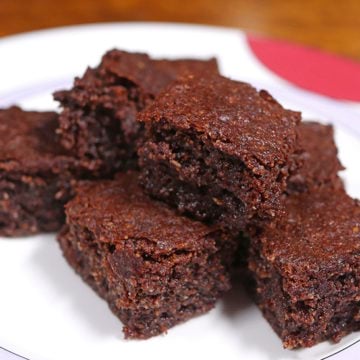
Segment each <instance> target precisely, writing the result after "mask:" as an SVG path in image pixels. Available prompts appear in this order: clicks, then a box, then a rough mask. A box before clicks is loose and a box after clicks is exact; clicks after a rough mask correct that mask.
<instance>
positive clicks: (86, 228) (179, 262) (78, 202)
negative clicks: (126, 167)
mask: <svg viewBox="0 0 360 360" xmlns="http://www.w3.org/2000/svg"><path fill="white" fill-rule="evenodd" d="M66 216H67V225H66V226H65V227H64V229H63V230H62V232H61V234H60V235H59V238H58V239H59V242H60V246H61V248H62V250H63V253H64V256H65V258H66V259H67V261H68V262H69V264H70V265H71V266H72V267H73V268H74V269H75V270H76V272H77V273H78V274H79V275H80V276H81V277H82V279H83V280H84V281H85V282H86V283H87V284H89V285H90V286H91V287H92V288H93V289H94V290H95V291H96V292H97V293H98V294H99V295H100V296H101V297H102V298H104V299H105V300H106V301H107V302H108V304H109V306H110V308H111V310H112V311H113V312H114V314H115V315H116V316H117V317H119V318H120V320H121V321H122V322H123V324H124V329H123V331H124V333H125V336H126V337H127V338H140V339H144V338H148V337H151V336H154V335H158V334H160V333H163V332H165V331H166V330H167V329H169V328H170V327H172V326H174V325H176V324H178V323H180V322H182V321H185V320H187V319H190V318H192V317H194V316H196V315H199V314H203V313H205V312H207V311H209V310H210V309H212V308H213V307H214V304H215V302H216V300H217V299H218V298H219V297H220V296H221V294H222V293H223V292H224V291H227V290H228V289H229V288H230V283H229V267H230V265H231V263H232V259H233V257H234V251H235V248H236V241H235V239H234V238H233V237H232V236H230V235H229V234H227V233H225V232H224V231H222V230H220V229H218V228H215V227H208V226H206V225H204V224H202V223H200V222H196V221H193V220H190V219H188V218H185V217H182V216H180V215H178V214H176V213H175V212H174V211H173V210H172V209H170V208H168V207H167V206H166V205H165V204H162V203H159V202H156V201H154V200H151V199H149V198H148V197H147V196H146V195H144V194H143V192H142V190H141V189H140V188H139V187H138V185H137V175H136V174H135V173H128V174H121V175H119V176H118V178H117V179H115V180H113V181H109V180H108V181H99V182H93V183H90V182H89V183H87V184H82V185H81V186H79V188H78V189H77V195H76V196H75V197H74V199H73V200H71V201H70V202H69V203H68V204H67V205H66Z"/></svg>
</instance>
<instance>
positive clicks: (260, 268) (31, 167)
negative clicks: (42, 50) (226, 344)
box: [0, 50, 360, 348]
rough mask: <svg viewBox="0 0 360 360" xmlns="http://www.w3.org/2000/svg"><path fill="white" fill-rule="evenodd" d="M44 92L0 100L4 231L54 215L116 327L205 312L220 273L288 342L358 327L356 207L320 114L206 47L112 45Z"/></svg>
mask: <svg viewBox="0 0 360 360" xmlns="http://www.w3.org/2000/svg"><path fill="white" fill-rule="evenodd" d="M55 99H56V100H58V101H59V102H60V105H61V107H62V109H61V113H60V115H57V114H55V113H34V112H24V111H22V110H20V109H19V108H15V107H14V108H10V109H8V110H2V111H1V112H0V121H1V128H0V132H3V134H5V133H6V134H8V133H9V131H11V132H12V135H11V137H4V136H2V137H1V139H2V140H0V141H2V149H1V151H2V156H1V160H0V164H1V170H0V179H1V181H0V197H1V200H0V217H1V222H0V232H1V234H3V235H7V236H12V235H26V234H32V233H36V232H39V231H56V230H59V229H60V227H61V226H62V229H61V231H60V234H59V236H58V241H59V243H60V246H61V249H62V251H63V254H64V256H65V258H66V259H67V261H68V262H69V264H70V265H71V266H72V267H73V268H74V269H75V271H76V272H77V273H78V274H79V275H80V276H81V277H82V278H83V280H84V281H85V282H86V283H88V284H89V285H90V286H91V287H92V288H93V289H94V290H95V291H96V292H97V293H98V294H99V295H100V296H101V297H102V298H104V299H105V300H106V301H107V302H108V303H109V306H110V308H111V309H112V311H113V312H114V314H115V315H116V316H118V317H119V318H120V319H121V321H122V322H123V324H124V333H125V336H126V337H128V338H148V337H151V336H154V335H157V334H160V333H163V332H165V331H166V330H167V329H169V328H170V327H172V326H174V325H176V324H178V323H179V322H182V321H185V320H187V319H190V318H191V317H193V316H195V315H199V314H202V313H205V312H207V311H209V310H210V309H211V308H213V307H214V305H215V303H216V301H217V299H219V298H220V297H221V296H222V294H223V293H224V292H225V291H228V290H229V289H230V285H231V281H243V282H244V283H245V284H246V285H247V288H248V290H249V291H250V293H251V294H252V295H253V297H254V299H255V301H256V303H257V304H258V306H259V307H260V309H261V310H262V312H263V314H264V316H265V318H266V319H267V320H268V321H269V322H270V324H271V325H272V327H273V329H274V330H275V331H276V332H277V333H278V335H279V336H280V337H281V339H282V341H283V344H284V347H286V348H296V347H307V346H312V345H314V344H316V343H317V342H319V341H322V340H325V339H333V340H334V341H338V340H340V339H341V338H342V337H343V336H344V335H346V334H347V333H349V332H350V331H354V330H359V329H360V205H359V203H358V202H357V201H356V200H353V199H351V198H350V197H349V196H348V195H347V194H346V192H345V190H344V186H343V183H342V181H341V179H340V178H339V176H338V172H339V171H340V170H342V165H341V163H340V162H339V160H338V158H337V149H336V145H335V143H334V139H333V129H332V127H331V126H325V125H321V124H319V123H317V122H301V115H300V113H298V112H294V111H290V110H286V109H284V108H283V107H282V106H281V105H280V104H279V103H278V102H277V101H276V100H275V99H274V98H273V97H272V96H271V95H270V94H269V93H267V92H266V91H264V90H261V91H257V90H256V89H255V88H253V87H252V86H251V85H249V84H246V83H242V82H238V81H233V80H230V79H227V78H225V77H222V76H221V75H220V74H219V73H218V69H217V64H216V61H215V60H214V59H210V60H206V61H201V60H189V59H187V60H173V61H171V60H154V59H151V58H149V57H148V56H147V55H145V54H130V53H126V52H123V51H118V50H113V51H110V52H108V53H107V54H105V56H104V57H103V59H102V61H101V63H100V65H99V66H98V67H97V68H94V69H92V68H90V69H88V70H87V71H86V72H85V74H84V75H83V77H81V78H77V79H75V82H74V87H73V88H72V89H71V90H66V91H58V92H56V93H55ZM5 139H7V140H5ZM64 204H66V205H65V215H64ZM65 217H66V221H65V220H64V219H65ZM239 259H241V261H238V260H239ZM239 263H241V264H242V265H241V266H243V267H244V268H243V269H242V270H243V271H242V272H241V274H242V275H241V276H242V279H240V280H239V279H236V278H233V279H231V275H232V273H233V270H234V268H235V267H236V266H238V265H237V264H239Z"/></svg>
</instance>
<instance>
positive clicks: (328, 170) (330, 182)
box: [287, 121, 344, 193]
mask: <svg viewBox="0 0 360 360" xmlns="http://www.w3.org/2000/svg"><path fill="white" fill-rule="evenodd" d="M298 131H299V143H300V144H299V146H300V147H302V148H303V150H304V151H303V152H302V153H301V155H300V161H301V163H302V166H301V167H300V168H299V169H297V170H296V171H295V173H294V174H292V175H291V176H290V177H289V180H288V186H287V192H288V193H293V192H304V191H308V190H309V189H312V188H321V187H324V186H325V187H329V186H332V187H334V188H335V189H341V188H343V183H342V181H341V179H340V177H339V175H338V172H339V171H341V170H343V169H344V167H343V166H342V165H341V163H340V161H339V159H338V157H337V153H338V151H337V147H336V144H335V141H334V129H333V127H332V126H331V125H322V124H319V123H317V122H314V121H311V122H302V123H300V125H299V127H298Z"/></svg>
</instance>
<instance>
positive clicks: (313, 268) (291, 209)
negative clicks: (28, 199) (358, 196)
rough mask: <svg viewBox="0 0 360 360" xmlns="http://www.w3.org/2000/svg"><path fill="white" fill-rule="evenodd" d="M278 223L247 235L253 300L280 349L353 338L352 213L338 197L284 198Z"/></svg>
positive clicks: (325, 192)
mask: <svg viewBox="0 0 360 360" xmlns="http://www.w3.org/2000/svg"><path fill="white" fill-rule="evenodd" d="M285 205H286V206H285V210H286V211H285V215H284V216H283V217H281V218H278V219H277V222H276V223H274V224H267V225H264V226H263V228H261V229H257V230H256V232H253V233H252V234H251V235H250V238H251V240H250V249H249V259H248V266H249V270H250V274H251V278H252V279H253V286H254V289H255V300H256V302H257V303H258V305H259V307H260V309H261V310H262V312H263V314H264V316H265V318H266V319H267V320H268V321H269V323H270V324H271V326H272V327H273V329H274V330H275V331H276V332H277V333H278V335H279V336H280V338H281V339H282V341H283V345H284V347H285V348H289V349H291V348H297V347H310V346H313V345H315V344H316V343H318V342H319V341H322V340H326V339H332V340H333V341H339V340H340V339H341V338H342V337H343V336H344V335H346V334H347V333H349V332H351V331H354V330H360V205H359V202H358V201H357V200H353V199H351V198H350V197H349V196H348V195H346V193H345V191H344V190H342V189H334V188H333V187H332V186H330V187H322V188H318V189H312V190H310V191H307V192H302V193H298V194H292V195H291V196H287V197H286V201H285Z"/></svg>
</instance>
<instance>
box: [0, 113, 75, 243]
mask: <svg viewBox="0 0 360 360" xmlns="http://www.w3.org/2000/svg"><path fill="white" fill-rule="evenodd" d="M57 117H58V115H57V114H56V113H54V112H30V111H22V110H21V109H20V108H18V107H11V108H9V109H4V110H0V235H2V236H20V235H30V234H35V233H38V232H48V231H56V230H58V229H59V228H60V227H61V226H62V224H63V222H64V211H63V205H64V203H65V202H66V201H67V200H68V198H69V196H70V193H71V182H72V173H74V174H75V172H76V171H77V170H76V171H75V169H76V163H75V161H74V159H73V158H72V157H70V156H68V155H67V154H66V152H65V151H64V150H63V149H62V147H61V146H60V145H59V144H58V143H57V141H56V136H55V129H56V127H57Z"/></svg>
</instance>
